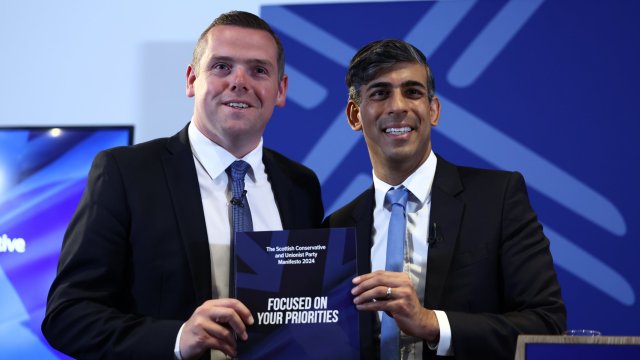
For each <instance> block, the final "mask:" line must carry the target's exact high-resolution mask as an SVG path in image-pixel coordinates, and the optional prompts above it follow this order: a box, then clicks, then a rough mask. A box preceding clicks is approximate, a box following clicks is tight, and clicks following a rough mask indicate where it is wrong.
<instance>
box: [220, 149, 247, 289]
mask: <svg viewBox="0 0 640 360" xmlns="http://www.w3.org/2000/svg"><path fill="white" fill-rule="evenodd" d="M250 167H251V166H250V165H249V164H248V163H247V162H246V161H242V160H237V161H234V162H233V164H231V166H229V167H228V168H227V170H226V171H227V174H229V175H230V176H231V201H230V203H231V223H232V224H233V231H232V235H231V245H230V253H231V261H230V267H229V296H230V297H234V296H235V271H236V268H235V251H234V245H235V233H236V232H239V231H253V222H252V221H251V209H249V202H248V201H247V192H246V190H245V189H244V176H245V175H246V174H247V171H248V170H249V168H250Z"/></svg>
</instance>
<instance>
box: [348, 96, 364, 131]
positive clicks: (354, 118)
mask: <svg viewBox="0 0 640 360" xmlns="http://www.w3.org/2000/svg"><path fill="white" fill-rule="evenodd" d="M347 120H348V121H349V125H350V126H351V129H353V131H362V121H361V120H360V107H359V106H358V105H357V104H356V103H355V102H354V101H353V100H349V102H348V103H347Z"/></svg>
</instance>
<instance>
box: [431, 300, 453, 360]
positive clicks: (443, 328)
mask: <svg viewBox="0 0 640 360" xmlns="http://www.w3.org/2000/svg"><path fill="white" fill-rule="evenodd" d="M433 312H434V313H435V314H436V318H437V319H438V326H439V327H440V340H438V343H437V344H432V343H427V346H428V347H429V349H431V350H437V351H436V355H438V356H453V355H454V354H453V348H452V347H451V325H449V318H448V317H447V314H446V313H445V312H444V311H440V310H434V311H433Z"/></svg>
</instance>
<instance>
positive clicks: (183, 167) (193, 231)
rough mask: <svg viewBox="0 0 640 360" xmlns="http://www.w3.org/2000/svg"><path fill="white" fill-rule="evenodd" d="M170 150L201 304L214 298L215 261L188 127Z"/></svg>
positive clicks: (169, 170)
mask: <svg viewBox="0 0 640 360" xmlns="http://www.w3.org/2000/svg"><path fill="white" fill-rule="evenodd" d="M167 150H168V151H167V153H165V154H164V155H163V157H162V162H163V166H164V169H165V176H166V179H167V184H168V187H169V192H170V196H171V199H172V201H173V204H174V207H175V213H176V217H177V222H178V227H179V231H180V234H181V235H182V236H181V237H182V241H183V243H184V249H185V252H186V256H187V259H188V262H189V268H190V270H191V277H192V279H193V286H194V290H195V293H196V299H197V300H198V302H199V303H201V302H204V301H205V300H207V299H210V298H211V293H212V281H211V259H210V256H209V241H208V238H207V227H206V224H205V221H204V211H203V209H202V198H201V196H200V187H199V185H198V175H197V173H196V171H195V164H194V160H193V153H192V152H191V146H190V144H189V138H188V136H187V127H185V128H184V129H182V130H181V131H180V132H179V133H178V134H176V135H174V136H173V137H171V138H169V140H168V142H167Z"/></svg>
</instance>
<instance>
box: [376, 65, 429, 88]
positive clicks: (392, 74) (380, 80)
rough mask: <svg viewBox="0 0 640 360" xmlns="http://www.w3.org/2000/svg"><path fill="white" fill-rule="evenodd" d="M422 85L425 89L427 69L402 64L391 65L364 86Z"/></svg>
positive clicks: (421, 66) (420, 66)
mask: <svg viewBox="0 0 640 360" xmlns="http://www.w3.org/2000/svg"><path fill="white" fill-rule="evenodd" d="M411 83H413V84H415V83H419V84H422V85H423V86H424V87H425V88H426V87H427V69H426V68H425V66H424V65H423V64H420V63H413V62H403V63H399V64H396V65H393V66H391V67H389V68H387V69H385V70H384V71H381V72H380V73H379V74H377V75H376V76H375V77H374V78H373V79H372V80H371V81H369V82H368V83H367V84H365V85H364V87H365V88H368V87H371V86H380V84H383V85H388V86H401V85H403V84H411Z"/></svg>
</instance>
